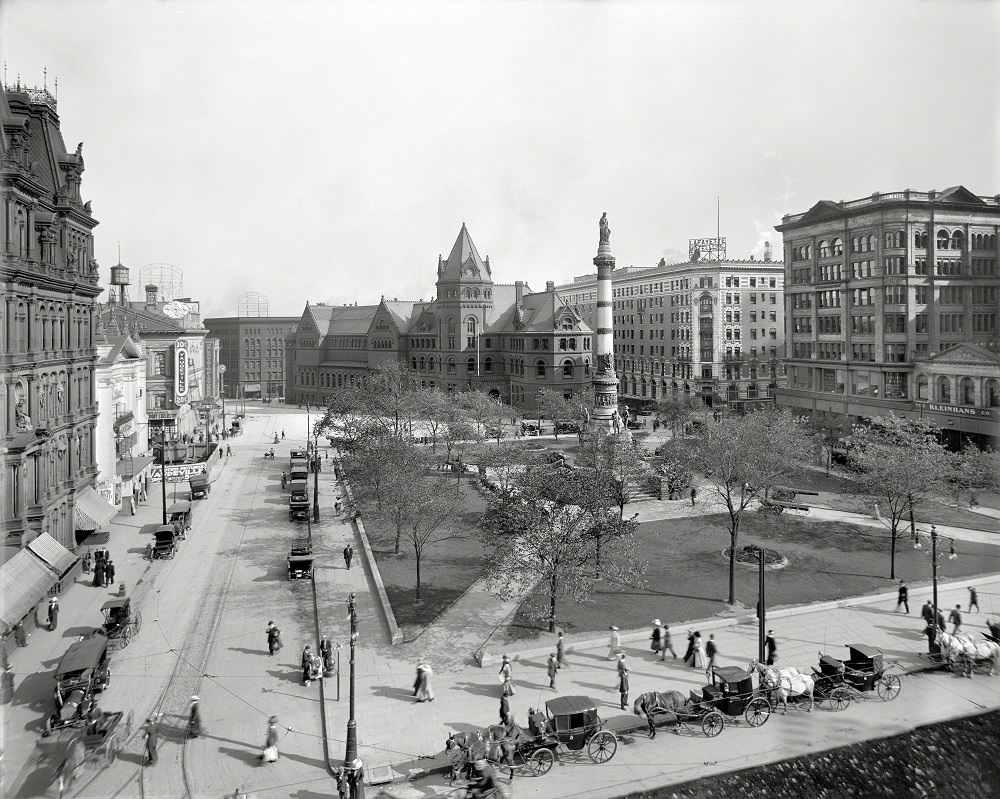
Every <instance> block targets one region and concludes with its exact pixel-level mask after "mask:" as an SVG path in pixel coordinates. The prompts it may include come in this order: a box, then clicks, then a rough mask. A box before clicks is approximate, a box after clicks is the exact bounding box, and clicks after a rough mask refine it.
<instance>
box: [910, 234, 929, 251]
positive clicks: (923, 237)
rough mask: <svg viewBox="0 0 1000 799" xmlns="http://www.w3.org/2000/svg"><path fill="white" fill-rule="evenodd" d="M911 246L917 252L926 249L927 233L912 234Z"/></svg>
mask: <svg viewBox="0 0 1000 799" xmlns="http://www.w3.org/2000/svg"><path fill="white" fill-rule="evenodd" d="M913 246H914V247H915V248H916V249H918V250H926V249H927V231H926V230H918V231H916V232H915V233H914V234H913Z"/></svg>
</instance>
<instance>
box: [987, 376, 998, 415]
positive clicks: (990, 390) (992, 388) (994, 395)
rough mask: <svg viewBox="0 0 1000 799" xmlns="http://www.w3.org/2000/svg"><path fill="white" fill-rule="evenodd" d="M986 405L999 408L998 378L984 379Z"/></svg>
mask: <svg viewBox="0 0 1000 799" xmlns="http://www.w3.org/2000/svg"><path fill="white" fill-rule="evenodd" d="M986 407H987V408H1000V380H995V379H993V378H990V379H989V380H987V381H986Z"/></svg>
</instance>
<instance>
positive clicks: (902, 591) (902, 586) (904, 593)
mask: <svg viewBox="0 0 1000 799" xmlns="http://www.w3.org/2000/svg"><path fill="white" fill-rule="evenodd" d="M908 596H909V591H908V590H907V588H906V583H904V582H903V581H902V580H900V581H899V595H898V597H897V599H896V612H897V613H898V612H899V606H900V605H902V606H903V607H904V608H906V612H907V613H909V612H910V603H909V600H908Z"/></svg>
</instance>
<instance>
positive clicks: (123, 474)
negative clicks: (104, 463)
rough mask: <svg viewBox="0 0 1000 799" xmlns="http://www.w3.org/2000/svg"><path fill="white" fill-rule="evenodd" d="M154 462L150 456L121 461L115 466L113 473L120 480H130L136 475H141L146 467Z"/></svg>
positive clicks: (154, 459)
mask: <svg viewBox="0 0 1000 799" xmlns="http://www.w3.org/2000/svg"><path fill="white" fill-rule="evenodd" d="M155 461H156V458H154V457H153V456H152V455H140V456H139V457H137V458H129V459H128V460H121V461H118V463H116V464H115V472H116V473H117V475H118V476H119V477H120V478H121V479H122V480H131V479H132V478H133V477H135V476H136V475H140V474H142V473H143V471H145V469H146V467H148V466H149V465H150V464H151V463H154V462H155Z"/></svg>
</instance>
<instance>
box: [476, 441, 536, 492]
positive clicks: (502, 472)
mask: <svg viewBox="0 0 1000 799" xmlns="http://www.w3.org/2000/svg"><path fill="white" fill-rule="evenodd" d="M476 459H477V462H478V463H479V466H480V468H481V469H483V470H487V469H488V470H489V474H490V476H491V477H492V478H493V481H492V483H491V486H492V487H493V489H494V491H495V494H496V496H497V498H498V500H499V501H500V503H501V504H505V503H507V502H510V501H512V500H513V498H514V497H515V496H516V495H517V490H516V484H517V481H518V479H519V478H520V477H521V475H522V474H523V473H524V469H525V466H526V464H527V463H528V462H529V461H530V460H532V458H531V457H530V456H529V455H528V453H526V452H525V450H524V447H522V446H521V445H520V444H514V443H502V444H497V446H495V447H494V446H492V445H486V444H484V445H483V446H481V447H479V448H478V450H477V452H476Z"/></svg>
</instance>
